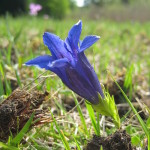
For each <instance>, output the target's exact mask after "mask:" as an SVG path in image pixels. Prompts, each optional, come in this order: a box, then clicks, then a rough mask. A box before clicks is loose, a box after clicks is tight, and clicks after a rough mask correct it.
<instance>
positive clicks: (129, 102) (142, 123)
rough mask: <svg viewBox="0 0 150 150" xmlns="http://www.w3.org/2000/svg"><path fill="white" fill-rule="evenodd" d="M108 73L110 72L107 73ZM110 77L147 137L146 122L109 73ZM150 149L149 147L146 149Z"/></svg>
mask: <svg viewBox="0 0 150 150" xmlns="http://www.w3.org/2000/svg"><path fill="white" fill-rule="evenodd" d="M109 74H110V73H109ZM110 76H111V78H112V79H113V81H114V82H115V83H116V85H117V86H118V88H119V89H120V91H121V93H122V94H123V96H124V98H125V99H126V101H127V103H128V104H129V106H130V107H131V109H132V111H133V112H134V114H135V115H136V117H137V119H138V120H139V122H140V124H141V126H142V128H143V130H144V132H145V134H146V136H147V137H149V134H150V133H149V130H148V128H147V127H146V124H145V123H144V121H143V120H142V118H141V117H140V115H139V114H138V112H137V111H136V109H135V108H134V106H133V105H132V103H131V101H130V100H129V99H128V97H127V95H126V94H125V93H124V91H123V90H122V88H121V87H120V85H119V84H118V83H117V81H116V80H115V79H114V77H113V76H112V75H111V74H110ZM148 150H150V149H148Z"/></svg>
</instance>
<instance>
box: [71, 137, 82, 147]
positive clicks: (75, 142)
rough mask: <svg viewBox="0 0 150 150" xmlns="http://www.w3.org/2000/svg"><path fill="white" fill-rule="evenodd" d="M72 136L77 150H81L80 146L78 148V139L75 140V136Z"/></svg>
mask: <svg viewBox="0 0 150 150" xmlns="http://www.w3.org/2000/svg"><path fill="white" fill-rule="evenodd" d="M73 138H74V141H75V143H76V146H77V149H78V150H81V148H80V145H79V143H78V141H77V140H76V138H75V137H73Z"/></svg>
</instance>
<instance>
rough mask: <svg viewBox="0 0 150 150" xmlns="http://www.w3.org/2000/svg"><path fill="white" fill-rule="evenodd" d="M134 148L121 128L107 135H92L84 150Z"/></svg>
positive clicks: (128, 149) (126, 149)
mask: <svg viewBox="0 0 150 150" xmlns="http://www.w3.org/2000/svg"><path fill="white" fill-rule="evenodd" d="M101 146H102V147H103V150H135V148H134V147H132V145H131V137H130V136H129V135H128V134H127V133H126V132H125V131H122V130H118V131H116V132H115V133H114V134H112V135H110V136H108V137H99V136H96V135H94V136H93V138H92V139H91V140H90V141H89V142H88V144H87V146H86V148H85V149H84V150H100V147H101Z"/></svg>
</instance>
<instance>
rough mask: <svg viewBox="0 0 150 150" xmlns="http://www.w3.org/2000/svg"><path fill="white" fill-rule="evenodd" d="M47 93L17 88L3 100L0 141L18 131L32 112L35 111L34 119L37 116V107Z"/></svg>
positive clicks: (0, 110)
mask: <svg viewBox="0 0 150 150" xmlns="http://www.w3.org/2000/svg"><path fill="white" fill-rule="evenodd" d="M47 95H48V93H47V92H45V93H44V94H41V93H39V92H37V91H32V93H29V92H26V91H24V90H19V89H17V90H15V91H14V92H13V93H12V94H11V95H10V96H9V97H8V98H7V99H6V100H4V101H3V102H2V103H1V104H0V141H5V140H7V139H8V136H9V135H10V133H12V135H15V134H16V133H17V131H20V130H21V129H22V127H23V126H24V125H25V123H26V122H27V120H28V119H29V118H30V116H31V114H32V113H33V112H35V119H36V118H37V117H39V113H41V112H39V110H38V108H39V106H40V105H41V104H42V102H43V101H44V100H45V98H46V96H47ZM18 122H19V123H18ZM18 125H19V127H18Z"/></svg>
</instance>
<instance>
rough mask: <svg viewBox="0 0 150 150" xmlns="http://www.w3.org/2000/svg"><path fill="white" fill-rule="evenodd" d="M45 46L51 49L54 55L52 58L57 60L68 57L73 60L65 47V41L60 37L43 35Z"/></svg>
mask: <svg viewBox="0 0 150 150" xmlns="http://www.w3.org/2000/svg"><path fill="white" fill-rule="evenodd" d="M43 41H44V44H45V45H46V46H47V47H48V48H49V50H50V51H51V53H52V56H53V57H55V58H56V59H59V58H63V57H67V58H68V59H71V55H70V53H68V51H67V50H66V48H65V47H64V41H63V40H61V39H60V38H59V37H58V36H56V35H54V34H52V33H48V32H45V33H44V35H43Z"/></svg>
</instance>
